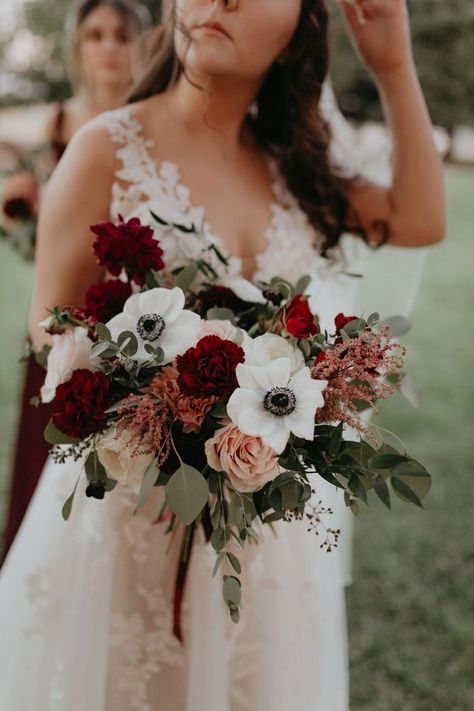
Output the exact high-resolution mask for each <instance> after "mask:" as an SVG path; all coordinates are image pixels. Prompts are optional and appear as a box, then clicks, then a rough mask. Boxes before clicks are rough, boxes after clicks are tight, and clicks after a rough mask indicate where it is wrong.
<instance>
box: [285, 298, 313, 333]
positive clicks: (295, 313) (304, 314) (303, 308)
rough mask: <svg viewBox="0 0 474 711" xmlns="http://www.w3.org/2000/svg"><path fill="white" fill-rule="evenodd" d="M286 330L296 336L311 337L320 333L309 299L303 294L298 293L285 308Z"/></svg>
mask: <svg viewBox="0 0 474 711" xmlns="http://www.w3.org/2000/svg"><path fill="white" fill-rule="evenodd" d="M283 318H284V322H285V326H286V330H287V331H288V333H289V334H290V335H292V336H295V337H296V338H310V337H311V336H315V335H316V334H317V333H319V327H318V324H317V323H316V322H315V318H314V314H312V313H311V311H310V308H309V304H308V300H307V299H303V295H302V294H296V296H295V297H293V299H292V301H291V303H290V304H288V306H286V307H285V309H284V310H283Z"/></svg>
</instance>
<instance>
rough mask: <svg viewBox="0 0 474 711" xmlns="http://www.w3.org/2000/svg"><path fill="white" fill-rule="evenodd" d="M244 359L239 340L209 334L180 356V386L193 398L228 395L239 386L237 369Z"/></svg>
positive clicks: (223, 396) (182, 390) (178, 359)
mask: <svg viewBox="0 0 474 711" xmlns="http://www.w3.org/2000/svg"><path fill="white" fill-rule="evenodd" d="M244 360H245V354H244V351H243V350H242V348H241V347H240V346H238V345H237V344H236V343H233V342H232V341H227V340H223V339H222V338H219V336H205V337H204V338H201V340H200V341H199V342H198V344H197V345H196V347H195V348H189V349H188V350H187V351H186V353H184V355H182V356H178V358H177V368H178V373H179V375H178V385H179V389H180V390H181V392H182V393H184V394H185V395H191V396H193V397H209V396H211V395H216V396H218V397H219V398H224V399H225V398H228V397H229V396H230V395H231V394H232V393H233V392H234V390H235V389H236V388H237V387H238V383H237V377H236V375H235V369H236V368H237V365H238V364H239V363H243V362H244Z"/></svg>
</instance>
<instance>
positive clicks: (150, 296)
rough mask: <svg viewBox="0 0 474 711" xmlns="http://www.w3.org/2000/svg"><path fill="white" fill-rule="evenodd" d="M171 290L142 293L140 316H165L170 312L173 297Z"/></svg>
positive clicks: (152, 290) (158, 289) (153, 290)
mask: <svg viewBox="0 0 474 711" xmlns="http://www.w3.org/2000/svg"><path fill="white" fill-rule="evenodd" d="M170 294H171V292H170V290H169V289H162V288H156V289H150V290H149V291H144V292H142V293H141V294H140V295H139V296H140V307H139V309H140V316H144V315H145V314H159V315H160V316H163V318H164V315H165V313H166V311H167V310H168V307H169V304H170V300H171V296H170Z"/></svg>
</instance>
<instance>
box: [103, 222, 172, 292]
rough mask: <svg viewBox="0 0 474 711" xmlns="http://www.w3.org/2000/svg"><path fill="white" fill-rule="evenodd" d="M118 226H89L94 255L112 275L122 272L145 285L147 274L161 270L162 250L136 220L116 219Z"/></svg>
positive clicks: (149, 229) (152, 235)
mask: <svg viewBox="0 0 474 711" xmlns="http://www.w3.org/2000/svg"><path fill="white" fill-rule="evenodd" d="M119 218H120V221H119V222H118V223H116V224H115V223H113V222H98V223H97V224H95V225H92V226H91V230H92V232H94V234H96V235H97V239H96V240H95V242H94V253H95V255H96V257H97V261H98V262H99V264H101V265H102V266H104V267H105V268H106V269H107V270H108V271H109V272H110V274H112V275H113V276H119V274H120V272H121V271H122V269H125V271H126V272H127V274H128V276H129V277H130V279H133V281H135V282H136V283H137V284H140V285H142V284H144V283H145V275H146V272H147V271H150V270H151V269H154V270H156V271H159V270H160V269H163V267H164V262H163V259H162V257H163V250H162V249H161V247H160V243H159V242H158V240H157V239H155V237H154V232H153V230H152V228H151V227H149V226H148V225H142V223H141V222H140V220H139V219H138V217H132V218H131V219H130V220H128V222H125V220H124V219H123V217H122V216H121V215H120V216H119Z"/></svg>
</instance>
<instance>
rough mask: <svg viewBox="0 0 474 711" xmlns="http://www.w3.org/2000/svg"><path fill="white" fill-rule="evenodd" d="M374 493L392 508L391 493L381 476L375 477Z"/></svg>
mask: <svg viewBox="0 0 474 711" xmlns="http://www.w3.org/2000/svg"><path fill="white" fill-rule="evenodd" d="M373 481H374V491H375V493H376V494H377V496H378V497H379V499H380V501H381V502H382V503H383V504H384V505H385V506H386V507H387V508H388V509H390V508H391V503H390V491H389V488H388V486H387V482H386V481H385V479H384V478H383V476H381V475H380V474H377V476H375V477H374V480H373Z"/></svg>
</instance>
